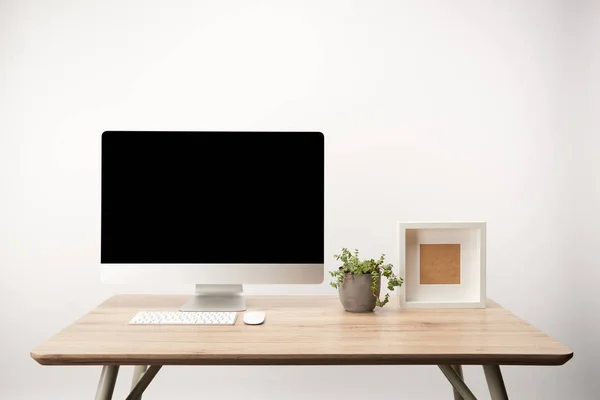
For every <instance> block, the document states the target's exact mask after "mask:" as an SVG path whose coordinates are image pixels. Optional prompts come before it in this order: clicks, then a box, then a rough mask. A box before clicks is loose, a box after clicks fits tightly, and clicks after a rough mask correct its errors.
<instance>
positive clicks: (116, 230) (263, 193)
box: [101, 131, 324, 311]
mask: <svg viewBox="0 0 600 400" xmlns="http://www.w3.org/2000/svg"><path fill="white" fill-rule="evenodd" d="M101 215H102V216H101V272H102V279H103V281H105V282H109V283H137V282H159V283H190V284H195V285H196V293H195V296H193V297H192V298H191V299H190V300H189V301H188V302H187V303H186V304H183V305H182V306H181V308H180V310H181V311H243V310H245V309H246V306H245V301H244V298H243V296H242V285H243V284H291V283H313V284H316V283H321V282H322V281H323V271H324V138H323V134H322V133H320V132H158V131H148V132H141V131H107V132H104V133H103V134H102V212H101Z"/></svg>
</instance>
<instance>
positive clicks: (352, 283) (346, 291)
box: [338, 274, 381, 313]
mask: <svg viewBox="0 0 600 400" xmlns="http://www.w3.org/2000/svg"><path fill="white" fill-rule="evenodd" d="M372 283H373V278H371V275H361V276H358V275H352V274H346V275H345V276H344V282H343V283H342V284H341V285H340V287H339V288H338V292H339V294H340V301H341V302H342V306H344V308H345V309H346V311H350V312H357V313H359V312H371V311H373V310H374V309H375V305H376V299H375V296H373V290H372V289H371V284H372ZM380 290H381V276H380V277H379V284H378V285H377V292H376V293H375V294H376V295H377V296H379V291H380Z"/></svg>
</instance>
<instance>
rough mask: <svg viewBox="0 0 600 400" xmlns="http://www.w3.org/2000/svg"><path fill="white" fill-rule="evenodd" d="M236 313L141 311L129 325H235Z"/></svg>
mask: <svg viewBox="0 0 600 400" xmlns="http://www.w3.org/2000/svg"><path fill="white" fill-rule="evenodd" d="M236 318H237V313H236V312H194V311H192V312H188V311H186V312H177V311H140V312H138V313H137V314H136V315H135V316H134V317H133V318H132V319H131V321H129V325H234V324H235V320H236Z"/></svg>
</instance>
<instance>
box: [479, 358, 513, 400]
mask: <svg viewBox="0 0 600 400" xmlns="http://www.w3.org/2000/svg"><path fill="white" fill-rule="evenodd" d="M483 373H484V374H485V380H486V381H487V384H488V389H489V390H490V395H491V396H492V400H508V393H507V392H506V386H504V380H503V379H502V372H501V371H500V366H499V365H484V366H483Z"/></svg>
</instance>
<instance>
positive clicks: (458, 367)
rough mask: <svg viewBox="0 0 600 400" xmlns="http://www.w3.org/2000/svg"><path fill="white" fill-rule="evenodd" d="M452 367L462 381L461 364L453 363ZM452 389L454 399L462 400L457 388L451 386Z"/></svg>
mask: <svg viewBox="0 0 600 400" xmlns="http://www.w3.org/2000/svg"><path fill="white" fill-rule="evenodd" d="M452 369H453V370H454V371H456V374H457V375H458V376H459V377H460V379H462V380H463V382H464V380H465V379H464V377H463V371H462V365H453V366H452ZM452 391H453V392H454V400H463V397H462V396H461V395H460V393H458V390H456V388H455V387H454V386H453V387H452Z"/></svg>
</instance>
